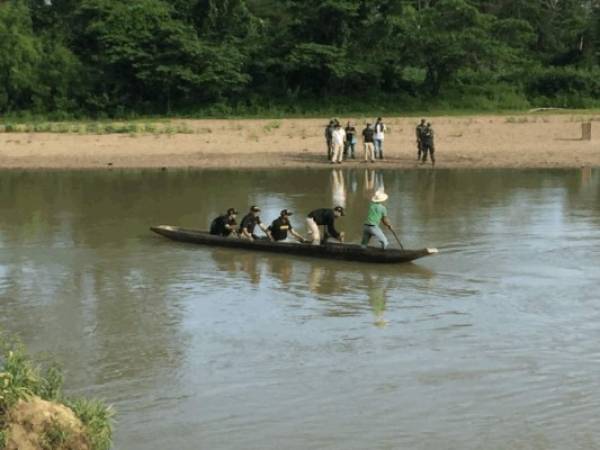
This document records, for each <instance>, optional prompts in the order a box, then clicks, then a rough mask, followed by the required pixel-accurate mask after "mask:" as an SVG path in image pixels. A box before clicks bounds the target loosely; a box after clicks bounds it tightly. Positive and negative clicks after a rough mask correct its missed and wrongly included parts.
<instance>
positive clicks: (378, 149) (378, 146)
mask: <svg viewBox="0 0 600 450" xmlns="http://www.w3.org/2000/svg"><path fill="white" fill-rule="evenodd" d="M375 158H379V159H383V139H375Z"/></svg>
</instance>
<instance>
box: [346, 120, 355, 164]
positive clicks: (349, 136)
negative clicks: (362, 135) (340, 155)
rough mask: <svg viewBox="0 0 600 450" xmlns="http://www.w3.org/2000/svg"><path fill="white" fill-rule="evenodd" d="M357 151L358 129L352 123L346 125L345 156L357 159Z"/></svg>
mask: <svg viewBox="0 0 600 450" xmlns="http://www.w3.org/2000/svg"><path fill="white" fill-rule="evenodd" d="M355 149H356V127H355V126H354V124H353V123H352V122H348V124H347V125H346V145H345V147H344V156H345V157H346V158H352V159H355V156H354V150H355Z"/></svg>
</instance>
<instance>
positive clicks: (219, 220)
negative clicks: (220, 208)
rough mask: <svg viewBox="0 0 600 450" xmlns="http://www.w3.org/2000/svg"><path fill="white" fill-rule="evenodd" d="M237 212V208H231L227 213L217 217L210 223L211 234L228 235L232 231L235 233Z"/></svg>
mask: <svg viewBox="0 0 600 450" xmlns="http://www.w3.org/2000/svg"><path fill="white" fill-rule="evenodd" d="M237 213H238V212H237V211H236V210H235V208H229V209H228V210H227V214H223V215H221V216H219V217H216V218H215V219H214V220H213V221H212V222H211V223H210V234H212V235H215V236H224V237H227V236H230V235H231V234H232V233H235V227H236V225H237V222H236V221H235V218H236V217H237Z"/></svg>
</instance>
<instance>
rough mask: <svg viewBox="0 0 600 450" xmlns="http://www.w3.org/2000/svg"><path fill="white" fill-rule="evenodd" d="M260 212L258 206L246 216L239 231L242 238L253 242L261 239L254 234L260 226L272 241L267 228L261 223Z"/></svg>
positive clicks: (251, 209) (254, 206)
mask: <svg viewBox="0 0 600 450" xmlns="http://www.w3.org/2000/svg"><path fill="white" fill-rule="evenodd" d="M259 212H260V208H259V207H258V206H256V205H253V206H252V207H251V208H250V212H249V213H248V214H246V215H245V216H244V218H243V219H242V223H241V224H240V229H239V230H238V233H239V235H240V237H242V238H245V239H249V240H251V241H253V240H254V239H259V237H258V236H257V235H255V234H254V229H255V228H256V226H257V225H258V227H259V228H260V229H261V230H263V232H264V233H265V234H266V235H267V236H268V237H269V239H271V236H269V231H268V230H267V227H266V226H265V225H264V224H263V223H262V222H261V220H260V217H259V216H258V213H259Z"/></svg>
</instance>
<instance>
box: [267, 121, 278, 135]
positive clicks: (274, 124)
mask: <svg viewBox="0 0 600 450" xmlns="http://www.w3.org/2000/svg"><path fill="white" fill-rule="evenodd" d="M280 127H281V122H280V121H279V120H274V121H272V122H269V123H268V124H266V125H265V126H264V127H263V129H264V130H265V132H267V133H270V132H271V131H273V130H276V129H278V128H280Z"/></svg>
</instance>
